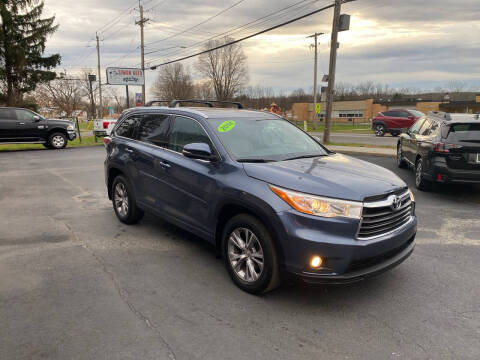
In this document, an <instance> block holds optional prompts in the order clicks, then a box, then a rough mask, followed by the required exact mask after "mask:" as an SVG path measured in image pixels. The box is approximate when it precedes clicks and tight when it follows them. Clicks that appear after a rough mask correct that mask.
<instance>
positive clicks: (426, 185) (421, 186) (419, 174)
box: [415, 159, 432, 190]
mask: <svg viewBox="0 0 480 360" xmlns="http://www.w3.org/2000/svg"><path fill="white" fill-rule="evenodd" d="M415 186H416V187H417V189H418V190H428V189H430V187H431V186H432V183H431V182H430V181H428V180H426V179H425V177H424V176H423V161H422V159H418V160H417V163H416V164H415Z"/></svg>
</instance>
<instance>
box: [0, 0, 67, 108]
mask: <svg viewBox="0 0 480 360" xmlns="http://www.w3.org/2000/svg"><path fill="white" fill-rule="evenodd" d="M43 7H44V2H43V0H0V21H1V24H0V26H1V29H0V30H1V31H0V86H1V90H2V93H3V94H2V98H3V99H2V100H3V102H5V103H6V104H7V106H14V105H16V104H21V102H22V99H23V94H24V93H26V92H29V91H32V90H34V89H35V87H36V86H37V84H39V83H43V82H47V81H50V80H53V79H54V78H55V76H56V75H55V72H53V71H50V70H51V69H53V68H55V67H56V66H57V65H59V64H60V60H61V58H60V55H59V54H54V55H50V56H45V57H44V56H43V53H44V52H45V45H46V41H47V37H48V36H49V35H51V34H53V33H54V32H55V31H56V30H57V28H58V25H54V21H55V17H54V16H52V17H50V18H46V19H42V18H41V16H42V13H43Z"/></svg>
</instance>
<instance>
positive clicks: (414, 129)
mask: <svg viewBox="0 0 480 360" xmlns="http://www.w3.org/2000/svg"><path fill="white" fill-rule="evenodd" d="M424 121H425V118H421V119H418V120H417V122H416V123H415V124H413V125H412V127H411V128H410V132H411V133H413V134H418V131H419V130H420V127H421V126H422V125H423V123H424Z"/></svg>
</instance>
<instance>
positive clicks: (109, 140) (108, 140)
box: [103, 136, 112, 146]
mask: <svg viewBox="0 0 480 360" xmlns="http://www.w3.org/2000/svg"><path fill="white" fill-rule="evenodd" d="M111 142H112V139H111V138H110V137H109V136H105V137H104V138H103V144H104V145H105V146H107V145H108V144H110V143H111Z"/></svg>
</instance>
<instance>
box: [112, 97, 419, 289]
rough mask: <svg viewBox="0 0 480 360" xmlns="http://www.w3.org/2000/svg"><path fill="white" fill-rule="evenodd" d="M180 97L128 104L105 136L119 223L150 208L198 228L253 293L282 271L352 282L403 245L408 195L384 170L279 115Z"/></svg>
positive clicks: (410, 229)
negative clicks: (158, 103)
mask: <svg viewBox="0 0 480 360" xmlns="http://www.w3.org/2000/svg"><path fill="white" fill-rule="evenodd" d="M181 103H183V102H182V101H178V100H177V101H173V102H172V103H171V104H170V106H169V107H140V108H135V109H131V110H129V111H127V112H125V113H124V114H123V115H122V116H121V118H120V119H119V121H118V123H117V125H116V126H115V128H114V129H113V131H112V133H111V136H110V137H106V138H104V142H105V144H106V152H107V156H106V160H105V179H106V186H107V189H108V196H109V198H110V199H111V200H112V203H113V209H114V211H115V214H116V216H117V217H118V219H119V220H120V221H122V222H124V223H126V224H133V223H135V222H137V221H138V220H139V219H141V218H142V216H143V214H144V212H145V211H147V212H151V213H153V214H156V215H159V216H162V217H163V218H165V219H166V220H168V221H170V222H172V223H174V224H176V225H178V226H180V227H182V228H184V229H186V230H188V231H190V232H192V233H194V234H196V235H198V236H200V237H201V238H203V239H205V240H207V241H208V242H210V243H211V244H213V245H214V246H215V248H216V249H217V251H218V252H219V254H221V255H222V256H223V258H224V261H225V265H226V268H227V270H228V273H229V274H230V276H231V278H232V280H233V282H234V283H235V284H236V285H237V286H239V287H240V288H241V289H243V290H245V291H248V292H251V293H261V292H266V291H268V290H271V289H273V288H275V287H276V286H278V285H279V284H280V280H281V278H282V277H283V276H284V275H286V274H293V275H294V276H295V277H298V278H300V279H303V280H304V281H306V282H309V283H325V282H332V283H345V282H353V281H358V280H362V279H364V278H366V277H368V276H371V275H375V274H378V273H381V272H383V271H386V270H388V269H390V268H392V267H394V266H396V265H398V264H399V263H401V262H402V261H404V260H405V259H406V258H407V257H408V256H409V255H410V254H411V253H412V251H413V248H414V246H415V242H414V239H415V234H416V228H417V220H416V216H415V202H414V198H413V194H412V192H411V191H409V189H408V188H407V186H406V185H405V183H404V182H403V181H402V180H401V179H400V178H398V177H397V176H396V175H395V174H393V173H392V172H390V171H389V170H386V169H384V168H382V167H380V166H377V165H374V164H371V163H369V162H366V161H362V160H359V159H356V158H352V157H348V156H344V155H340V154H336V153H334V152H332V151H330V150H328V149H327V148H325V147H324V146H323V145H321V144H320V142H318V141H317V140H316V139H315V138H313V137H311V136H309V135H308V134H307V133H305V132H303V131H302V130H300V129H298V128H297V127H296V126H294V125H292V124H291V123H289V122H288V121H286V120H285V119H283V118H281V117H280V116H278V115H276V114H272V113H269V112H263V111H253V110H243V109H242V106H241V104H238V103H234V104H235V105H237V106H238V107H239V109H228V108H209V107H175V106H176V105H177V104H181ZM207 104H209V105H210V106H213V104H214V102H211V101H210V102H207ZM192 271H195V270H194V269H192Z"/></svg>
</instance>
